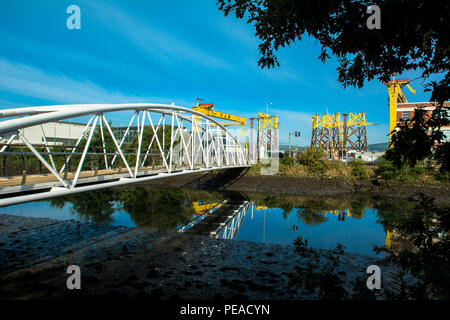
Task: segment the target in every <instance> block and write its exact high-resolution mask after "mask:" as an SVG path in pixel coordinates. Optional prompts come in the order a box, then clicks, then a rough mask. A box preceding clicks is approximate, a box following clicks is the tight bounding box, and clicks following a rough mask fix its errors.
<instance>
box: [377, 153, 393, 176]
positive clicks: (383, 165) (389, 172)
mask: <svg viewBox="0 0 450 320" xmlns="http://www.w3.org/2000/svg"><path fill="white" fill-rule="evenodd" d="M375 173H376V174H377V175H379V176H381V177H382V178H383V179H386V180H391V179H394V178H395V177H396V176H397V169H396V168H395V166H394V164H393V163H392V162H391V161H389V160H386V159H384V158H381V160H380V161H379V162H378V168H377V169H376V170H375Z"/></svg>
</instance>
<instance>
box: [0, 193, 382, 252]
mask: <svg viewBox="0 0 450 320" xmlns="http://www.w3.org/2000/svg"><path fill="white" fill-rule="evenodd" d="M224 200H226V201H234V202H233V203H236V204H237V205H239V204H240V203H243V204H246V205H245V206H244V205H242V206H241V208H243V209H244V210H245V211H243V212H240V215H236V216H235V217H234V218H233V219H234V221H232V222H230V221H229V220H233V219H228V220H227V221H226V222H227V226H228V227H229V228H230V230H231V229H232V231H233V232H232V233H230V235H229V236H227V237H228V238H232V239H234V240H245V241H254V242H264V243H270V244H281V245H286V244H292V243H293V241H294V240H295V238H297V237H298V236H302V237H303V238H304V239H308V242H309V245H310V246H311V247H313V248H323V249H334V248H335V247H336V243H338V242H339V243H341V244H343V245H344V246H345V251H346V252H351V253H359V254H365V255H369V256H376V254H375V253H374V252H373V246H374V245H376V246H383V245H384V244H385V241H386V236H387V232H386V230H385V227H384V226H383V225H382V220H383V219H380V212H379V209H378V208H377V207H376V206H377V204H376V203H375V204H374V203H373V202H371V201H367V200H364V201H363V200H361V201H360V200H358V201H353V200H348V201H344V200H340V199H325V200H318V199H311V198H302V197H293V196H282V195H280V196H270V195H261V194H238V193H220V192H206V191H191V190H161V189H151V188H147V187H133V188H116V189H107V190H101V191H96V192H91V193H85V194H77V195H73V196H69V197H64V198H55V199H52V200H48V201H39V202H32V203H25V204H20V205H15V206H10V207H4V208H0V214H10V215H19V216H26V217H36V218H51V219H58V220H70V219H75V220H79V221H90V222H94V223H107V224H111V225H122V226H128V227H146V228H152V229H158V230H164V231H176V230H181V229H182V228H183V226H186V225H187V224H188V223H189V222H192V221H194V222H195V221H198V220H201V219H198V218H199V217H205V216H207V215H208V214H212V215H213V214H214V210H216V208H217V207H220V205H221V204H223V203H225V202H226V201H225V202H224ZM229 203H230V202H229ZM233 212H234V211H233ZM202 214H203V215H202ZM233 214H235V212H234V213H233ZM225 215H228V214H225ZM231 225H233V228H231Z"/></svg>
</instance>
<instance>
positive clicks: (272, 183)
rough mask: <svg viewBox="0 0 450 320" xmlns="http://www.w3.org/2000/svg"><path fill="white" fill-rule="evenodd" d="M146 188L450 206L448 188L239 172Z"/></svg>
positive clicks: (184, 178)
mask: <svg viewBox="0 0 450 320" xmlns="http://www.w3.org/2000/svg"><path fill="white" fill-rule="evenodd" d="M146 185H150V186H155V187H170V188H187V189H204V190H223V191H240V192H262V193H272V194H290V195H301V196H336V195H347V196H348V197H352V196H369V197H373V198H386V199H388V198H398V199H408V198H409V197H411V196H414V195H415V194H417V193H424V194H425V195H426V196H428V197H431V198H434V199H435V201H436V203H437V204H442V205H448V204H450V184H425V183H424V184H402V183H397V182H388V181H383V180H357V179H346V178H332V177H287V176H276V175H274V176H262V175H259V176H258V175H246V174H245V172H243V171H241V170H228V171H226V172H218V173H217V172H210V173H205V174H189V175H180V176H176V177H171V178H166V179H161V180H154V181H151V182H149V183H146Z"/></svg>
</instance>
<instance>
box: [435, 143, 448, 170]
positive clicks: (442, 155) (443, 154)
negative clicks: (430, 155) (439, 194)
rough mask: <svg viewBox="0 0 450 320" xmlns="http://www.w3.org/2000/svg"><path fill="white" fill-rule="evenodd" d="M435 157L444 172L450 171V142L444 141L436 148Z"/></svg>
mask: <svg viewBox="0 0 450 320" xmlns="http://www.w3.org/2000/svg"><path fill="white" fill-rule="evenodd" d="M434 158H435V159H436V161H437V163H438V164H439V167H440V171H441V173H442V174H445V173H450V142H444V143H442V144H441V145H439V146H438V147H437V148H436V152H435V154H434Z"/></svg>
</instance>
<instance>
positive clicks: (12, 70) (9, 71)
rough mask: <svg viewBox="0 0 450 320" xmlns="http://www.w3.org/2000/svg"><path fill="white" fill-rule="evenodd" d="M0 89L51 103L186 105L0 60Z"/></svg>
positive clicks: (185, 102) (182, 102) (179, 101)
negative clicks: (111, 88) (111, 89)
mask: <svg viewBox="0 0 450 320" xmlns="http://www.w3.org/2000/svg"><path fill="white" fill-rule="evenodd" d="M0 70H2V72H1V73H0V90H2V91H5V92H9V93H13V94H17V95H21V96H26V97H32V98H37V99H43V100H47V101H53V102H55V103H62V104H66V103H67V104H72V103H126V102H135V103H137V102H155V103H158V102H159V103H171V102H172V101H173V102H175V103H177V104H181V105H186V106H187V105H189V102H188V101H184V100H180V99H169V98H161V97H140V96H133V95H127V94H125V93H122V92H118V91H109V90H106V89H104V88H102V87H100V86H99V85H97V84H96V83H94V82H92V81H89V80H73V79H71V78H69V77H67V76H65V75H63V74H55V73H53V74H52V73H46V72H44V71H42V70H40V69H37V68H34V67H30V66H28V65H23V64H19V63H14V62H10V61H7V60H1V59H0Z"/></svg>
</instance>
